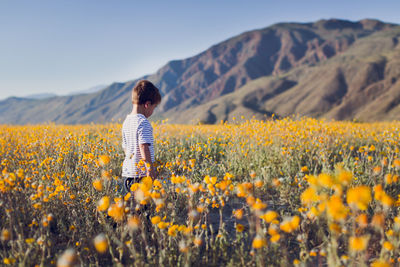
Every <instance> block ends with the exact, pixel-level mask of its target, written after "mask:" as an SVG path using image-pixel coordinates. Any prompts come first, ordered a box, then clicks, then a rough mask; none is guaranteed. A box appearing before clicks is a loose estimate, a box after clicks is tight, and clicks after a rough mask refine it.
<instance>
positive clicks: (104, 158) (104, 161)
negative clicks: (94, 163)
mask: <svg viewBox="0 0 400 267" xmlns="http://www.w3.org/2000/svg"><path fill="white" fill-rule="evenodd" d="M108 163H110V157H109V156H107V155H101V156H100V157H99V164H100V166H105V165H107V164H108Z"/></svg>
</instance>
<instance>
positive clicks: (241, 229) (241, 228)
mask: <svg viewBox="0 0 400 267" xmlns="http://www.w3.org/2000/svg"><path fill="white" fill-rule="evenodd" d="M243 230H244V226H243V225H242V224H240V223H238V224H236V231H238V232H239V233H241V232H243Z"/></svg>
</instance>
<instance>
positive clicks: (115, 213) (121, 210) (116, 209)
mask: <svg viewBox="0 0 400 267" xmlns="http://www.w3.org/2000/svg"><path fill="white" fill-rule="evenodd" d="M107 214H108V216H110V217H112V218H113V219H114V220H115V221H117V222H119V221H122V220H123V218H124V215H125V206H124V204H123V201H118V203H114V204H112V205H111V206H110V207H109V208H108V212H107Z"/></svg>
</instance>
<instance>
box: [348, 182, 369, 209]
mask: <svg viewBox="0 0 400 267" xmlns="http://www.w3.org/2000/svg"><path fill="white" fill-rule="evenodd" d="M371 200H372V197H371V189H370V188H369V187H368V186H365V185H361V186H357V187H354V188H349V189H348V190H347V203H348V204H349V205H353V206H354V207H357V208H358V209H360V210H366V209H367V208H368V204H369V202H371Z"/></svg>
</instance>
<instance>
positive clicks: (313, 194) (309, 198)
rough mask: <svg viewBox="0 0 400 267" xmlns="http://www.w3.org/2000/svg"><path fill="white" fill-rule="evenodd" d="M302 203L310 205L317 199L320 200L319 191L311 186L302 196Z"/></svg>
mask: <svg viewBox="0 0 400 267" xmlns="http://www.w3.org/2000/svg"><path fill="white" fill-rule="evenodd" d="M300 199H301V203H303V205H310V204H312V203H314V202H316V201H318V194H317V191H316V190H315V189H314V188H313V187H309V188H307V189H306V190H304V192H303V193H302V194H301V196H300Z"/></svg>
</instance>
